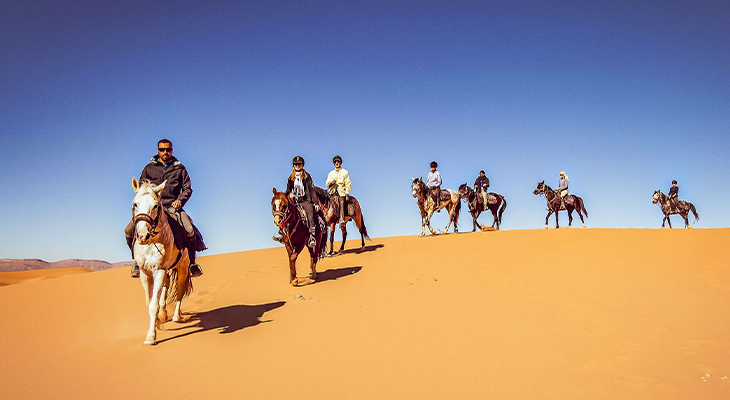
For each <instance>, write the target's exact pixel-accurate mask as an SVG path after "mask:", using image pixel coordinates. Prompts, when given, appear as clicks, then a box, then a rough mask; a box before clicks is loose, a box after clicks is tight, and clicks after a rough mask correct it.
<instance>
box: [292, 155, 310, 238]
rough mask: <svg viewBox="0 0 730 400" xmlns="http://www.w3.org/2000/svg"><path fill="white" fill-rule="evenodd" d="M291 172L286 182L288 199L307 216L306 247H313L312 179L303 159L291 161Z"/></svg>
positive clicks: (297, 157)
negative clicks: (307, 239)
mask: <svg viewBox="0 0 730 400" xmlns="http://www.w3.org/2000/svg"><path fill="white" fill-rule="evenodd" d="M292 167H293V171H292V173H291V175H289V179H288V180H287V181H286V192H285V194H286V195H287V196H289V198H290V199H292V200H294V201H296V203H297V205H298V206H300V207H301V208H302V209H303V210H304V213H305V214H306V215H307V221H305V222H306V224H307V226H308V227H309V241H308V243H307V245H308V246H309V247H314V246H316V244H317V241H316V239H315V236H314V235H315V231H316V227H317V225H316V220H315V217H314V193H313V192H314V189H313V186H314V184H313V183H312V177H311V176H310V175H309V174H308V173H307V171H305V170H304V158H303V157H302V156H296V157H294V159H293V160H292Z"/></svg>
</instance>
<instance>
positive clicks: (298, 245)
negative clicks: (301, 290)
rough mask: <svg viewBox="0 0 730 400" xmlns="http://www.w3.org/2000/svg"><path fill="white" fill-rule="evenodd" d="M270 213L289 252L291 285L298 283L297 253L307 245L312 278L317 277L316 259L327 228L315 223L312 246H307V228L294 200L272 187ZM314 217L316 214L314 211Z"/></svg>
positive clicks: (321, 250)
mask: <svg viewBox="0 0 730 400" xmlns="http://www.w3.org/2000/svg"><path fill="white" fill-rule="evenodd" d="M271 214H273V216H274V225H276V226H277V227H278V228H279V232H280V233H281V236H282V242H283V243H284V246H286V252H287V254H289V283H290V284H292V285H293V286H297V285H299V283H300V281H299V279H297V257H299V253H301V252H302V250H304V247H305V246H307V248H308V249H309V257H310V259H311V263H310V268H311V269H312V273H311V275H310V277H311V278H312V280H316V279H317V261H318V260H319V258H320V256H321V255H322V252H323V251H324V247H325V246H326V245H327V229H326V228H325V227H324V226H321V225H320V224H319V223H317V224H316V226H317V229H316V231H315V238H316V240H315V242H316V245H315V246H314V247H309V246H308V245H307V244H306V243H307V242H308V239H309V229H308V228H307V224H306V222H305V221H304V220H303V218H302V216H301V215H300V213H299V211H298V210H297V206H296V204H294V201H293V200H291V199H289V198H288V197H287V196H286V194H285V193H283V192H277V191H276V188H274V197H273V198H272V199H271ZM315 218H318V217H317V214H316V213H315Z"/></svg>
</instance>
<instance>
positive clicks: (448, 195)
mask: <svg viewBox="0 0 730 400" xmlns="http://www.w3.org/2000/svg"><path fill="white" fill-rule="evenodd" d="M450 200H451V193H449V191H448V190H442V191H441V201H450Z"/></svg>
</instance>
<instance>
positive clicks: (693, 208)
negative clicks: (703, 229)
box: [689, 203, 700, 222]
mask: <svg viewBox="0 0 730 400" xmlns="http://www.w3.org/2000/svg"><path fill="white" fill-rule="evenodd" d="M689 210H690V211H692V214H694V215H695V222H697V221H699V220H700V215H699V214H697V210H696V209H695V205H694V204H692V203H689Z"/></svg>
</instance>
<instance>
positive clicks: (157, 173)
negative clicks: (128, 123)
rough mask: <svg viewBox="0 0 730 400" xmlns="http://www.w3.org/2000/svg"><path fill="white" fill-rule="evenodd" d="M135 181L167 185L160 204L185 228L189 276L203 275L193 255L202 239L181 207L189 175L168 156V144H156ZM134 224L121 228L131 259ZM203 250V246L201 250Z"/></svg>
mask: <svg viewBox="0 0 730 400" xmlns="http://www.w3.org/2000/svg"><path fill="white" fill-rule="evenodd" d="M139 180H140V182H144V181H149V182H151V183H153V184H155V185H161V184H162V182H165V181H166V182H167V183H166V184H165V188H164V189H162V195H161V198H162V205H163V206H165V208H167V211H168V213H169V214H170V215H173V216H176V217H177V218H176V219H178V221H179V222H180V223H181V225H182V226H183V228H185V232H186V234H187V247H188V256H189V258H190V272H191V274H192V275H193V276H194V277H195V276H200V275H203V269H202V268H201V267H200V265H199V264H196V263H195V252H196V250H197V249H198V241H200V243H201V246H202V238H197V237H196V230H197V229H196V228H195V226H194V225H193V221H192V220H191V219H190V217H189V216H188V214H187V213H186V212H185V210H183V206H184V205H185V203H187V202H188V200H189V199H190V196H191V195H192V194H193V189H192V187H191V185H190V176H189V175H188V170H187V169H185V166H184V165H182V163H181V162H180V161H178V159H177V158H175V157H174V156H173V155H172V142H171V141H169V140H168V139H162V140H160V141H159V142H157V155H155V156H154V157H152V158H151V159H150V163H149V164H147V165H146V166H145V167H144V169H143V170H142V174H141V175H140V177H139ZM134 225H135V224H134V220H132V221H130V222H129V224H128V225H127V227H126V228H124V235H125V236H126V238H127V245H128V246H129V249H130V250H132V258H134V250H133V247H132V246H133V244H134V239H133V237H134ZM198 239H200V240H198ZM204 249H205V247H203V248H202V249H201V251H202V250H204ZM132 278H139V266H138V265H137V264H135V265H134V267H132Z"/></svg>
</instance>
